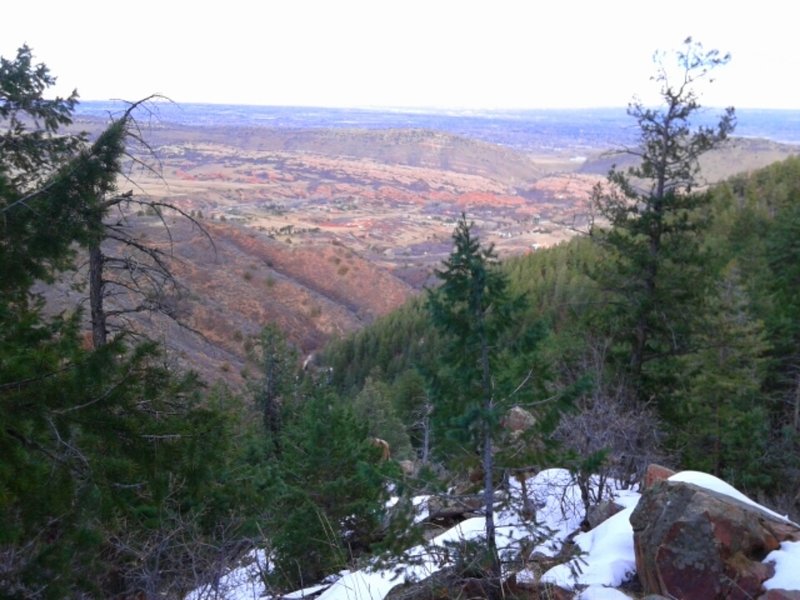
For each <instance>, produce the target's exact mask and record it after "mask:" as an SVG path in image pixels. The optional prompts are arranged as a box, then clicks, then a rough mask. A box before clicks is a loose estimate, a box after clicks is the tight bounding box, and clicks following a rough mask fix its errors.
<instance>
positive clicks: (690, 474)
mask: <svg viewBox="0 0 800 600" xmlns="http://www.w3.org/2000/svg"><path fill="white" fill-rule="evenodd" d="M669 481H683V482H684V483H692V484H694V485H697V486H700V487H702V488H705V489H707V490H711V491H714V492H717V493H720V494H724V495H726V496H730V497H731V498H735V499H736V500H739V501H740V502H744V503H745V504H749V505H750V506H754V507H756V508H759V509H761V510H763V511H764V512H765V513H768V514H770V515H772V516H773V517H776V518H778V519H781V520H783V521H789V519H788V518H787V517H786V515H781V514H778V513H776V512H775V511H773V510H770V509H768V508H767V507H766V506H762V505H760V504H759V503H758V502H755V501H754V500H751V499H750V498H748V497H747V496H745V495H744V494H743V493H742V492H740V491H739V490H737V489H736V488H735V487H733V486H732V485H730V484H729V483H725V482H724V481H722V480H721V479H719V478H717V477H714V476H713V475H709V474H708V473H702V472H701V471H681V472H679V473H675V475H673V476H672V477H670V478H669Z"/></svg>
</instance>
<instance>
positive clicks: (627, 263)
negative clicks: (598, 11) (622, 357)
mask: <svg viewBox="0 0 800 600" xmlns="http://www.w3.org/2000/svg"><path fill="white" fill-rule="evenodd" d="M676 59H677V71H673V67H672V65H671V64H670V63H668V62H667V61H666V57H665V55H663V54H657V55H656V62H657V71H656V75H655V76H654V77H653V79H654V80H655V81H656V83H657V84H658V85H659V86H660V90H659V91H660V95H661V98H662V100H663V106H662V107H660V108H649V107H646V106H645V105H644V104H643V103H642V102H641V101H638V100H635V101H633V102H632V103H631V104H630V105H629V107H628V114H629V115H630V116H632V117H633V118H634V119H635V120H636V123H637V126H638V128H639V135H640V140H639V145H638V147H636V148H633V149H629V150H627V153H628V154H631V155H633V157H634V158H635V159H636V160H637V161H638V164H637V165H636V166H634V167H632V168H630V169H628V170H627V171H624V172H623V171H619V170H616V169H612V171H611V173H610V174H609V184H610V185H609V186H600V185H598V186H597V187H596V188H595V190H594V202H595V205H596V206H597V208H598V211H599V213H600V215H601V216H602V217H603V218H604V219H605V220H607V222H608V227H605V226H600V225H598V226H596V227H594V229H593V231H592V236H593V237H594V238H595V239H597V240H598V241H600V242H601V244H602V245H603V246H604V248H606V249H607V250H609V251H610V259H611V260H610V263H609V264H608V267H607V268H605V269H602V270H599V271H598V272H596V274H595V276H596V277H597V278H598V279H599V281H600V283H601V285H602V286H603V288H604V289H605V290H607V291H608V292H610V293H611V295H612V297H611V304H610V306H611V308H612V314H611V315H610V316H609V319H610V320H611V322H612V326H613V328H614V330H615V331H617V332H619V333H618V336H619V338H620V341H621V342H623V343H624V345H625V349H626V350H625V351H626V353H627V362H628V365H627V366H628V369H629V372H630V373H631V375H632V377H633V379H634V381H636V382H638V384H639V388H640V389H639V395H640V397H641V398H649V397H650V395H651V394H654V393H655V392H654V390H653V389H648V386H647V385H646V383H647V382H646V380H647V379H648V377H650V378H652V377H653V376H654V373H655V371H657V370H658V369H655V370H654V369H651V370H650V373H644V367H645V365H647V363H649V362H651V361H653V360H654V359H663V358H666V357H670V356H676V355H679V354H681V353H683V352H685V351H686V350H687V347H686V344H687V341H688V339H689V331H690V330H689V327H688V326H689V325H690V324H691V320H690V318H689V317H690V316H691V315H692V314H696V311H694V310H692V308H693V307H694V306H696V302H697V298H698V292H702V288H703V283H702V278H701V275H702V273H703V269H702V257H701V254H700V252H699V250H700V245H699V241H698V238H697V231H698V230H699V229H700V228H702V226H703V225H704V220H703V218H702V213H701V212H700V209H701V208H702V207H704V206H705V205H707V203H708V195H706V194H695V193H693V190H694V188H695V186H696V185H697V174H698V172H699V163H698V159H699V157H700V156H701V155H702V154H703V153H704V152H707V151H708V150H710V149H712V148H714V147H715V146H718V145H719V144H720V143H721V142H722V141H723V140H725V139H726V137H727V136H728V135H729V134H730V133H731V131H732V130H733V127H734V124H735V117H734V111H733V109H732V108H728V109H727V110H726V111H725V113H724V114H723V115H722V116H721V117H720V119H719V121H718V122H717V123H716V124H715V125H714V126H705V125H699V124H698V120H699V117H700V110H701V106H700V103H699V92H698V91H697V89H696V88H697V85H698V84H699V83H700V82H701V81H702V80H703V79H708V78H709V77H710V73H711V72H712V70H713V69H715V68H717V67H719V66H721V65H724V64H725V63H727V62H728V60H729V59H730V57H729V55H724V56H723V55H720V54H719V52H718V51H716V50H711V51H706V50H704V49H703V47H702V45H700V44H698V43H695V42H693V41H692V39H691V38H688V39H687V40H686V41H685V42H684V47H683V49H682V50H681V51H679V52H677V53H676ZM650 387H651V388H652V386H650Z"/></svg>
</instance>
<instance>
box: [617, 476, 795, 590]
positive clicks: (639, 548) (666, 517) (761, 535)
mask: <svg viewBox="0 0 800 600" xmlns="http://www.w3.org/2000/svg"><path fill="white" fill-rule="evenodd" d="M630 522H631V525H632V527H633V532H634V548H635V552H636V568H637V571H638V574H639V579H640V581H641V583H642V587H643V588H644V591H645V592H646V593H651V594H662V595H664V596H668V597H675V598H682V599H683V600H692V599H695V598H696V599H698V600H700V599H702V600H712V599H715V598H720V599H722V598H732V599H742V600H745V599H752V598H758V597H759V596H760V595H761V594H762V593H763V592H764V590H763V588H762V583H763V582H764V581H765V580H766V579H768V578H770V577H771V576H772V575H773V568H772V566H771V565H768V564H763V563H762V562H761V561H762V560H763V559H764V557H765V556H766V555H767V554H768V553H769V552H770V551H772V550H775V549H776V548H778V547H779V546H780V543H781V542H782V541H787V540H798V539H800V528H798V526H797V525H795V524H793V523H791V522H789V521H786V520H783V519H780V518H779V517H777V516H775V515H773V514H770V513H768V512H766V511H765V510H762V509H760V508H759V507H756V506H753V505H750V504H747V503H745V502H742V501H740V500H737V499H735V498H732V497H730V496H727V495H725V494H721V493H718V492H715V491H712V490H709V489H705V488H701V487H699V486H696V485H693V484H690V483H684V482H680V481H669V480H665V481H656V482H655V483H653V484H652V485H651V486H650V487H649V488H648V489H647V490H645V492H644V494H643V495H642V498H641V500H640V501H639V504H638V505H637V507H636V509H635V510H634V512H633V514H632V515H631V518H630Z"/></svg>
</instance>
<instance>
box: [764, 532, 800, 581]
mask: <svg viewBox="0 0 800 600" xmlns="http://www.w3.org/2000/svg"><path fill="white" fill-rule="evenodd" d="M763 562H765V563H772V564H774V565H775V575H774V576H773V577H772V578H771V579H767V580H766V581H765V582H764V589H767V590H800V542H783V543H782V544H781V547H780V548H778V549H777V550H773V551H772V552H770V553H769V554H767V557H766V558H765V559H764V561H763Z"/></svg>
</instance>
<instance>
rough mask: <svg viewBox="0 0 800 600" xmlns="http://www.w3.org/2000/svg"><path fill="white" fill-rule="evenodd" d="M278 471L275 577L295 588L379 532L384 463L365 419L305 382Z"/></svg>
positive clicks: (273, 514) (272, 532)
mask: <svg viewBox="0 0 800 600" xmlns="http://www.w3.org/2000/svg"><path fill="white" fill-rule="evenodd" d="M281 447H282V452H281V456H280V459H279V460H278V461H276V462H274V463H272V464H271V465H268V466H267V468H268V469H269V470H270V473H271V482H270V491H269V497H270V517H269V518H268V520H267V527H268V531H269V538H270V541H271V543H272V546H273V549H274V551H275V567H276V569H275V572H274V578H275V579H276V580H277V582H278V583H279V584H281V585H282V586H285V587H289V588H293V587H296V586H298V585H299V586H303V585H307V584H310V583H315V582H318V581H320V580H321V579H322V578H323V577H324V576H326V575H329V574H330V573H333V572H336V571H339V570H341V569H343V568H346V567H347V566H348V565H350V564H351V563H352V561H353V559H354V558H356V557H357V556H358V555H359V554H361V553H363V552H364V551H365V550H367V549H368V548H369V547H370V545H371V544H372V543H373V542H375V541H376V540H377V539H378V533H379V530H380V525H381V516H382V513H383V507H384V503H385V501H386V494H387V486H386V479H385V473H384V471H385V469H386V468H387V463H381V462H380V460H381V457H380V452H379V451H378V450H377V449H376V448H375V447H374V446H372V445H371V444H370V440H369V435H368V429H367V425H366V423H364V422H362V421H361V420H360V419H358V418H356V416H355V414H354V413H353V411H352V410H351V408H350V407H349V406H347V405H346V404H345V403H343V402H342V400H340V399H339V398H338V397H336V396H335V394H333V393H332V392H331V391H330V390H329V389H325V388H313V387H312V388H306V391H305V393H304V397H303V400H302V403H300V404H298V406H297V409H296V411H295V412H294V413H293V414H292V415H291V416H290V417H289V418H287V420H286V422H285V423H284V425H283V427H282V429H281Z"/></svg>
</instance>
